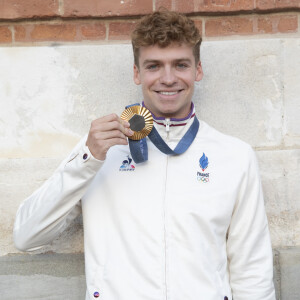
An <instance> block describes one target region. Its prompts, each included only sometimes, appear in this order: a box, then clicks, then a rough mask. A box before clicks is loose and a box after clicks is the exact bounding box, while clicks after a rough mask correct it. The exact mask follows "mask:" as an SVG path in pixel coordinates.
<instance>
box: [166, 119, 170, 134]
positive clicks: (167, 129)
mask: <svg viewBox="0 0 300 300" xmlns="http://www.w3.org/2000/svg"><path fill="white" fill-rule="evenodd" d="M169 131H170V119H166V132H169Z"/></svg>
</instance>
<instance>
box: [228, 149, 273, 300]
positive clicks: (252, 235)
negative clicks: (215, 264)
mask: <svg viewBox="0 0 300 300" xmlns="http://www.w3.org/2000/svg"><path fill="white" fill-rule="evenodd" d="M248 151H249V152H248V155H247V159H246V167H245V169H244V170H245V171H244V174H243V178H242V181H241V186H240V191H239V195H238V199H237V202H236V205H235V207H234V212H233V215H232V219H231V223H230V227H229V230H228V239H227V256H228V264H229V265H228V267H229V274H230V285H231V289H232V294H233V299H234V300H248V299H249V300H250V299H251V300H252V299H255V300H275V290H274V285H273V256H272V248H271V241H270V234H269V229H268V221H267V217H266V213H265V207H264V200H263V194H262V187H261V181H260V177H259V170H258V164H257V160H256V157H255V153H254V151H253V150H252V148H250V147H249V150H248ZM244 165H245V164H244Z"/></svg>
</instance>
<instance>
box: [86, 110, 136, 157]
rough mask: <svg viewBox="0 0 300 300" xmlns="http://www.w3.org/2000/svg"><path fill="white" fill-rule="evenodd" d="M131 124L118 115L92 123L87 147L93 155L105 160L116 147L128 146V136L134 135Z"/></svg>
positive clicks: (111, 115)
mask: <svg viewBox="0 0 300 300" xmlns="http://www.w3.org/2000/svg"><path fill="white" fill-rule="evenodd" d="M129 126H130V124H129V123H128V122H126V121H124V120H122V119H121V118H120V117H118V116H117V115H116V114H110V115H107V116H105V117H102V118H99V119H96V120H94V121H92V123H91V128H90V131H89V134H88V138H87V141H86V145H87V146H88V148H89V150H90V152H91V153H92V155H93V156H94V157H95V158H96V159H99V160H105V158H106V153H107V151H108V149H109V148H110V147H112V146H114V145H127V144H128V141H127V136H131V135H133V131H132V130H131V129H130V128H129Z"/></svg>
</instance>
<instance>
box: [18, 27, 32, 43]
mask: <svg viewBox="0 0 300 300" xmlns="http://www.w3.org/2000/svg"><path fill="white" fill-rule="evenodd" d="M32 27H33V26H32V25H26V27H25V26H22V25H17V26H15V27H14V29H15V41H16V42H27V41H30V38H28V36H27V32H28V31H30V30H29V28H32Z"/></svg>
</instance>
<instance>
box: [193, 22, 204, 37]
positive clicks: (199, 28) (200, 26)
mask: <svg viewBox="0 0 300 300" xmlns="http://www.w3.org/2000/svg"><path fill="white" fill-rule="evenodd" d="M194 23H195V25H196V27H197V28H198V30H199V33H200V35H201V36H202V20H194Z"/></svg>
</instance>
